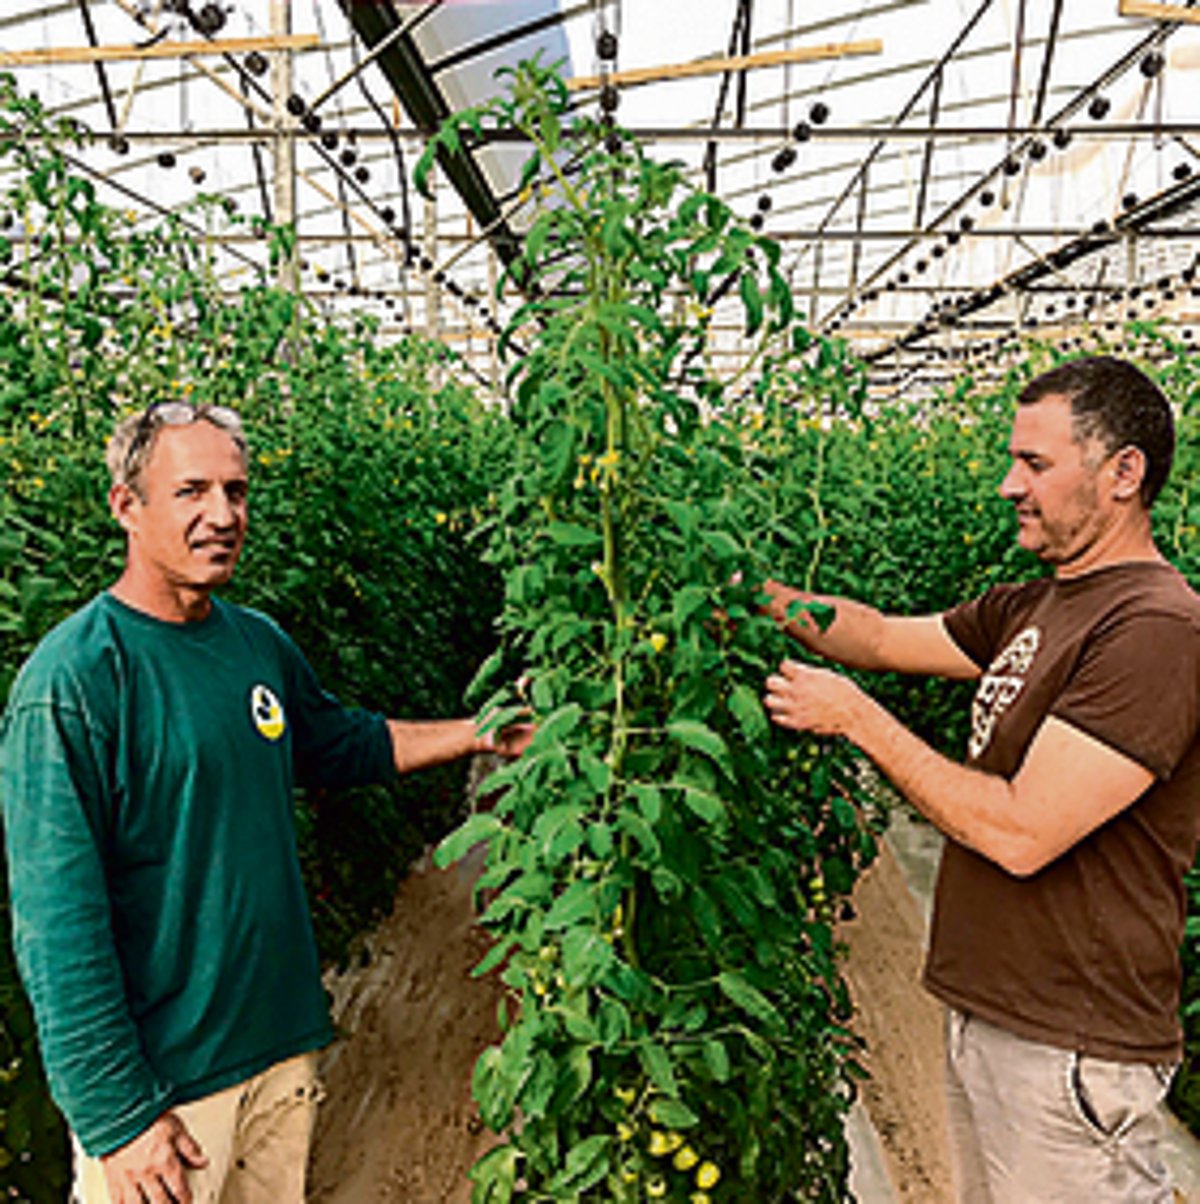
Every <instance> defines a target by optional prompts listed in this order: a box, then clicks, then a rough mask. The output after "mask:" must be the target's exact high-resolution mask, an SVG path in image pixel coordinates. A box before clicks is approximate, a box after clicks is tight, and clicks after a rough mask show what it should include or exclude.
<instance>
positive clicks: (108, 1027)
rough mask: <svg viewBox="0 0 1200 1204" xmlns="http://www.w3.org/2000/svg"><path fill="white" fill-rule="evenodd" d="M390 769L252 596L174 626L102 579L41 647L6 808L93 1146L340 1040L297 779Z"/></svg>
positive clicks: (23, 688)
mask: <svg viewBox="0 0 1200 1204" xmlns="http://www.w3.org/2000/svg"><path fill="white" fill-rule="evenodd" d="M394 773H395V769H394V765H393V761H392V749H391V741H390V738H389V735H388V731H387V725H386V722H385V720H384V719H383V718H382V716H379V715H375V714H372V713H369V712H365V711H359V710H352V709H346V708H343V707H342V706H341V705H340V704H339V703H338V702H337V701H336V699H334V698H332V697H331V696H330V695H328V694H326V693H324V692H323V691H322V690H321V688H320V686H319V685H318V683H317V681H316V678H315V676H314V675H313V672H312V670H311V669H310V667H309V666H308V664H307V662H306V661H305V660H304V658H303V656H302V655H301V654H300V652H299V651H298V650H297V649H296V647H295V645H294V644H293V643H292V642H291V640H290V639H289V638H288V637H287V636H286V635H285V634H284V632H283V631H282V630H281V629H280V628H279V627H278V626H277V625H276V624H274V623H273V622H272V621H271V620H270V619H268V618H266V617H265V616H263V615H260V614H258V613H256V612H254V611H250V610H246V609H244V608H240V607H236V606H233V605H230V604H228V603H224V602H221V601H219V600H214V605H213V609H212V611H211V613H210V614H209V616H208V617H207V618H206V619H204V620H202V621H201V622H197V623H182V624H179V623H166V622H162V621H160V620H157V619H154V618H152V617H151V616H149V615H146V614H143V613H141V612H140V611H136V610H133V609H131V608H129V607H127V606H125V605H123V604H122V603H120V602H118V601H117V600H116V599H115V598H113V597H112V596H111V595H109V594H102V595H100V596H99V597H98V598H96V599H95V600H93V601H92V602H91V603H89V604H88V605H87V606H86V607H84V608H83V609H82V610H81V611H79V612H78V613H77V614H75V615H74V616H72V617H71V618H70V619H68V620H67V621H66V622H64V623H63V624H61V625H60V626H59V627H57V628H56V629H55V630H54V631H52V632H51V633H50V634H49V635H48V636H47V637H46V638H45V640H43V641H42V643H41V644H40V645H39V646H38V648H37V650H36V651H35V652H34V654H33V655H32V656H31V657H30V659H29V661H28V662H27V663H26V665H25V666H24V668H23V669H22V671H21V673H20V675H19V676H18V678H17V681H16V683H15V685H14V687H13V690H12V694H11V696H10V698H9V702H8V707H7V709H6V712H5V715H4V719H3V723H2V725H0V805H2V807H3V815H4V839H5V846H6V852H7V857H8V867H9V884H10V891H11V896H12V915H13V937H14V945H15V949H16V954H17V962H18V966H19V968H20V971H21V976H22V979H23V981H24V984H25V987H26V990H27V991H28V993H29V996H30V999H31V1001H32V1003H33V1007H34V1014H35V1017H36V1019H37V1025H38V1035H39V1041H40V1044H41V1049H42V1055H43V1059H44V1061H45V1064H46V1069H47V1073H48V1076H49V1080H50V1086H51V1091H52V1093H53V1094H54V1097H55V1099H56V1101H57V1102H58V1104H59V1106H60V1107H61V1108H62V1110H63V1112H64V1114H65V1115H66V1117H67V1121H68V1123H69V1124H70V1126H71V1128H72V1130H73V1131H74V1132H75V1133H76V1135H77V1136H78V1137H79V1139H80V1141H81V1143H82V1145H83V1147H84V1149H85V1150H86V1151H87V1152H88V1153H89V1154H92V1155H93V1156H97V1155H102V1154H105V1153H108V1152H110V1151H112V1150H114V1149H116V1148H118V1147H120V1146H121V1145H124V1144H125V1143H126V1142H127V1141H129V1140H131V1139H132V1138H133V1137H135V1136H137V1134H138V1133H140V1132H141V1131H142V1130H143V1129H145V1128H146V1127H147V1126H148V1125H149V1124H150V1123H151V1122H152V1121H153V1120H154V1119H155V1118H156V1117H157V1116H159V1115H160V1114H161V1113H162V1111H163V1110H164V1109H165V1108H167V1107H170V1106H171V1105H173V1104H178V1103H185V1102H187V1101H189V1100H192V1099H197V1098H200V1097H201V1096H204V1095H208V1094H210V1093H211V1092H214V1091H219V1090H221V1089H223V1088H225V1087H228V1086H231V1085H233V1084H234V1083H237V1082H240V1081H241V1080H243V1079H245V1078H247V1077H249V1076H251V1075H253V1074H256V1073H258V1072H259V1071H261V1070H264V1069H265V1068H266V1067H268V1066H270V1065H271V1064H273V1063H274V1062H276V1061H279V1060H280V1059H283V1058H287V1057H291V1056H293V1055H294V1054H297V1053H301V1052H305V1051H307V1050H311V1049H316V1048H318V1047H320V1046H321V1045H323V1044H325V1043H326V1042H327V1041H328V1040H329V1039H330V1037H331V1030H330V1026H329V1019H328V1013H327V1008H326V1004H325V997H324V992H323V990H322V987H321V981H320V973H319V965H318V959H317V953H316V946H315V942H314V940H313V934H312V923H311V918H310V916H309V912H308V907H307V903H306V900H305V896H304V888H303V883H302V881H301V876H300V867H299V862H298V858H297V855H296V841H295V830H294V823H293V786H294V783H295V781H296V780H297V779H298V780H299V781H301V782H303V783H306V784H312V785H325V784H330V785H332V784H337V785H356V784H361V783H366V782H378V781H388V780H390V779H391V778H392V777H393V776H394Z"/></svg>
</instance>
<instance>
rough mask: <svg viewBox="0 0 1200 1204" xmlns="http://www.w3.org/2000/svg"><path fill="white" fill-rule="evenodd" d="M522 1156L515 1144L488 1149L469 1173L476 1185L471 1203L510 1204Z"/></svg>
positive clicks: (468, 1175)
mask: <svg viewBox="0 0 1200 1204" xmlns="http://www.w3.org/2000/svg"><path fill="white" fill-rule="evenodd" d="M520 1157H521V1155H520V1151H519V1150H518V1149H517V1148H516V1146H513V1145H508V1144H505V1145H498V1146H496V1147H495V1148H494V1149H491V1150H488V1152H487V1153H486V1154H484V1156H483V1157H482V1158H480V1159H479V1161H478V1162H476V1163H475V1165H474V1166H473V1167H471V1169H470V1171H469V1172H468V1174H467V1177H468V1178H469V1179H470V1180H471V1182H472V1184H473V1185H474V1186H473V1187H472V1188H471V1204H509V1201H510V1200H511V1199H512V1197H513V1188H514V1187H515V1186H516V1182H517V1164H518V1160H519V1159H520Z"/></svg>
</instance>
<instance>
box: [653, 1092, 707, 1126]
mask: <svg viewBox="0 0 1200 1204" xmlns="http://www.w3.org/2000/svg"><path fill="white" fill-rule="evenodd" d="M649 1112H650V1119H651V1120H653V1121H654V1122H655V1123H656V1124H660V1125H663V1126H665V1127H666V1128H668V1129H691V1128H694V1127H695V1126H696V1125H698V1124H699V1123H700V1118H699V1117H698V1116H697V1115H696V1114H695V1112H693V1111H692V1110H691V1108H689V1107H688V1106H687V1104H685V1103H683V1102H682V1101H681V1100H677V1099H669V1098H665V1097H660V1098H656V1099H652V1100H651V1101H650V1108H649Z"/></svg>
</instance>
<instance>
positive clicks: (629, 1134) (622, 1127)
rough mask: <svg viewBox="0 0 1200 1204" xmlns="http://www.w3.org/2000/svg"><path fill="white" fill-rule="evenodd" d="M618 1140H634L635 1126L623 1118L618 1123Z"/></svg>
mask: <svg viewBox="0 0 1200 1204" xmlns="http://www.w3.org/2000/svg"><path fill="white" fill-rule="evenodd" d="M617 1140H618V1141H622V1142H623V1141H632V1140H633V1126H632V1125H628V1124H626V1123H625V1122H624V1121H623V1120H622V1121H618V1123H617Z"/></svg>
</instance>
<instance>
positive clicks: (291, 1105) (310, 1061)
mask: <svg viewBox="0 0 1200 1204" xmlns="http://www.w3.org/2000/svg"><path fill="white" fill-rule="evenodd" d="M316 1061H317V1059H316V1055H315V1054H301V1055H300V1056H299V1057H296V1058H290V1059H288V1060H287V1061H286V1062H279V1063H277V1064H276V1065H274V1066H271V1067H269V1068H268V1069H267V1070H265V1071H263V1073H262V1074H258V1075H255V1076H254V1078H252V1079H247V1080H246V1081H245V1082H244V1083H239V1084H237V1086H235V1087H229V1088H227V1089H226V1090H224V1091H218V1092H217V1093H216V1094H215V1095H209V1096H205V1097H204V1098H203V1099H198V1100H194V1101H193V1102H192V1103H190V1104H180V1105H179V1106H178V1107H176V1108H173V1109H172V1111H173V1112H174V1113H175V1114H176V1115H177V1116H178V1117H179V1119H180V1120H182V1121H183V1123H184V1125H185V1126H186V1127H187V1130H188V1132H189V1133H191V1135H192V1136H193V1137H194V1138H195V1139H196V1141H197V1142H199V1144H200V1148H201V1149H202V1150H203V1151H204V1153H205V1155H206V1156H207V1158H208V1165H207V1166H206V1167H204V1168H203V1169H201V1170H192V1171H188V1186H189V1187H190V1188H191V1190H192V1200H193V1204H304V1179H305V1172H306V1169H307V1166H308V1147H309V1142H310V1140H311V1137H312V1129H313V1121H314V1119H315V1117H316V1110H317V1104H318V1103H319V1101H320V1099H321V1097H322V1095H323V1092H322V1089H321V1085H320V1082H319V1081H318V1079H317V1074H316ZM71 1199H72V1201H73V1204H110V1201H109V1196H108V1188H107V1187H106V1186H105V1182H104V1169H103V1167H102V1165H101V1163H100V1160H99V1159H97V1158H89V1157H87V1155H86V1154H84V1153H83V1151H82V1149H81V1148H80V1147H79V1145H78V1143H76V1145H75V1187H74V1191H73V1193H72V1196H71Z"/></svg>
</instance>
